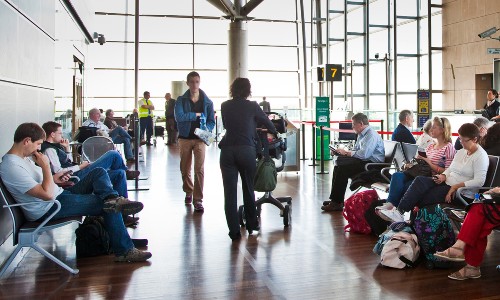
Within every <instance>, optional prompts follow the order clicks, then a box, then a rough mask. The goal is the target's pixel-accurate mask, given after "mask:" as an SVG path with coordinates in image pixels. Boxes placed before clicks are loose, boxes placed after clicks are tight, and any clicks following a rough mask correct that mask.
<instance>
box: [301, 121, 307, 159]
mask: <svg viewBox="0 0 500 300" xmlns="http://www.w3.org/2000/svg"><path fill="white" fill-rule="evenodd" d="M300 126H301V127H302V128H301V131H302V158H301V160H306V124H305V123H304V122H302V124H301V125H300Z"/></svg>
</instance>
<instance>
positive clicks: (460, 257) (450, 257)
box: [434, 246, 465, 261]
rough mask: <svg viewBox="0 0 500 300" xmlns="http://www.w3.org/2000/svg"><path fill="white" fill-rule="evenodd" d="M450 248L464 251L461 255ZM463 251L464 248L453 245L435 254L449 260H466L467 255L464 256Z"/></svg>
mask: <svg viewBox="0 0 500 300" xmlns="http://www.w3.org/2000/svg"><path fill="white" fill-rule="evenodd" d="M450 249H455V250H459V251H461V252H462V253H461V254H460V255H453V254H451V253H450ZM463 251H464V249H462V248H458V247H453V246H451V247H450V248H448V249H446V250H444V251H441V252H436V253H434V256H435V257H438V258H440V259H444V260H449V261H465V256H464V253H463Z"/></svg>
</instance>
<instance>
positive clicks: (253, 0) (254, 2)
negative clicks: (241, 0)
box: [241, 0, 264, 16]
mask: <svg viewBox="0 0 500 300" xmlns="http://www.w3.org/2000/svg"><path fill="white" fill-rule="evenodd" d="M262 2H264V0H250V1H248V3H247V4H245V5H244V6H243V7H242V8H241V15H242V16H248V14H249V13H250V12H251V11H252V10H254V8H256V7H257V6H259V4H261V3H262Z"/></svg>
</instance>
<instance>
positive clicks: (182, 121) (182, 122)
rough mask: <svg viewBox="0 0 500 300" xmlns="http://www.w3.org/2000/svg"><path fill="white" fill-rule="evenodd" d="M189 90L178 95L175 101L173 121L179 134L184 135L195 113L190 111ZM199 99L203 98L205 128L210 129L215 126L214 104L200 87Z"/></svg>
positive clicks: (193, 119) (187, 133)
mask: <svg viewBox="0 0 500 300" xmlns="http://www.w3.org/2000/svg"><path fill="white" fill-rule="evenodd" d="M190 98H191V97H190V93H189V90H187V91H186V92H185V93H184V95H182V96H179V98H177V101H175V108H174V111H175V121H176V122H177V129H178V130H179V136H182V137H186V136H188V135H189V130H190V129H191V122H192V121H196V113H194V112H192V111H191V103H190V102H191V99H190ZM200 100H203V112H204V113H205V116H206V118H207V120H206V122H207V128H208V130H209V131H212V129H214V126H215V117H214V104H213V102H212V100H210V99H209V98H208V97H207V94H205V92H204V91H202V90H201V89H200Z"/></svg>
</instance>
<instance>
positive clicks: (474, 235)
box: [434, 187, 500, 280]
mask: <svg viewBox="0 0 500 300" xmlns="http://www.w3.org/2000/svg"><path fill="white" fill-rule="evenodd" d="M486 193H487V194H493V195H495V194H500V187H496V188H494V189H491V190H489V191H487V192H486ZM499 211H500V204H483V203H477V204H472V205H471V207H470V209H469V211H468V212H467V216H466V217H465V220H464V223H463V225H462V228H461V229H460V233H459V234H458V239H457V241H456V242H455V244H454V245H453V246H451V247H450V248H448V249H446V250H444V251H442V252H436V253H435V254H434V256H436V257H438V258H441V259H445V260H450V261H465V262H466V263H467V264H466V265H465V267H463V268H462V269H460V270H458V271H457V272H454V273H451V274H450V275H448V278H450V279H455V280H465V279H469V278H479V277H481V270H480V268H479V266H480V265H481V263H482V261H483V257H484V251H485V250H486V245H487V244H488V235H489V234H490V233H491V231H492V230H493V229H494V228H495V227H497V226H499V225H500V213H499Z"/></svg>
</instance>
